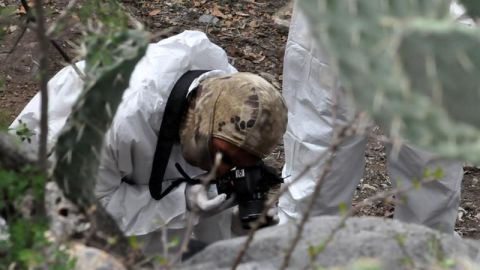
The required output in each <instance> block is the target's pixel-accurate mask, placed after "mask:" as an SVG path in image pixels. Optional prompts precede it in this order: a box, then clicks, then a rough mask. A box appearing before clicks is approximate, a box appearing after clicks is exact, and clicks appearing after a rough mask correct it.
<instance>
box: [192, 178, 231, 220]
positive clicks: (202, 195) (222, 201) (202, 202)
mask: <svg viewBox="0 0 480 270" xmlns="http://www.w3.org/2000/svg"><path fill="white" fill-rule="evenodd" d="M215 193H216V192H215ZM185 199H186V201H187V207H188V209H189V210H190V211H193V212H197V214H198V215H200V216H212V215H215V214H217V213H220V212H221V211H223V210H225V209H227V208H229V207H232V206H233V205H234V198H233V196H232V198H230V199H228V200H227V195H226V194H212V193H211V192H210V194H209V192H207V190H206V189H205V185H203V184H195V185H187V187H186V188H185Z"/></svg>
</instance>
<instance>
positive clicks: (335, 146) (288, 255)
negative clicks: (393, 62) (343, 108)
mask: <svg viewBox="0 0 480 270" xmlns="http://www.w3.org/2000/svg"><path fill="white" fill-rule="evenodd" d="M348 129H349V126H345V127H343V128H342V129H341V130H340V132H339V134H338V136H336V138H335V139H334V140H333V142H332V144H331V145H330V147H329V149H328V153H329V157H328V159H327V161H326V162H325V167H324V169H323V171H322V174H321V176H320V179H319V180H318V181H317V183H316V185H315V190H314V191H313V193H312V195H311V199H310V202H309V203H308V207H307V209H306V210H305V212H304V213H303V216H302V219H301V221H300V223H299V224H298V225H297V233H296V235H295V238H294V239H293V241H292V244H291V245H290V247H289V249H288V250H287V252H286V254H285V258H284V260H283V263H282V266H281V267H280V269H282V270H283V269H286V268H287V267H288V264H289V262H290V258H291V256H292V253H293V251H294V250H295V247H296V246H297V244H298V242H299V241H300V237H301V236H302V233H303V228H304V227H305V224H306V223H307V220H308V218H310V213H311V212H312V209H313V206H314V205H315V201H316V199H317V197H318V195H320V191H321V189H322V186H323V182H324V181H325V179H326V178H327V175H328V174H329V173H330V171H331V170H332V164H333V160H334V158H335V154H336V153H337V151H338V147H339V146H340V144H341V142H342V140H343V138H344V137H345V134H346V132H347V131H348Z"/></svg>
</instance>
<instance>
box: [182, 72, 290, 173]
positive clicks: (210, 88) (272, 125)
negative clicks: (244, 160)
mask: <svg viewBox="0 0 480 270" xmlns="http://www.w3.org/2000/svg"><path fill="white" fill-rule="evenodd" d="M192 94H193V96H191V97H190V98H191V100H190V103H189V108H188V111H187V115H186V116H185V119H184V121H183V123H182V126H181V128H180V143H181V145H182V152H183V156H184V157H185V159H186V160H187V161H188V162H189V163H191V164H192V165H194V166H198V167H200V168H203V169H209V166H211V158H212V154H211V152H210V147H211V139H212V138H220V139H222V140H225V141H227V142H230V143H232V144H233V145H236V146H238V147H240V148H242V149H244V150H246V151H247V152H249V153H251V154H253V155H255V156H258V157H259V158H264V157H265V156H266V155H268V154H269V153H270V152H271V151H272V149H273V147H275V145H276V144H277V143H278V142H279V140H280V139H281V138H282V136H283V134H284V133H285V130H286V125H287V107H286V106H285V102H284V100H283V98H282V96H281V94H280V93H279V92H278V91H277V90H276V89H275V87H273V86H272V85H271V84H270V83H268V82H267V81H266V80H264V79H263V78H262V77H260V76H257V75H254V74H252V73H246V72H240V73H235V74H233V75H225V76H219V77H213V78H208V79H205V80H204V81H202V82H200V85H199V86H198V88H197V90H196V93H192Z"/></svg>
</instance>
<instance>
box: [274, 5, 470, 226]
mask: <svg viewBox="0 0 480 270" xmlns="http://www.w3.org/2000/svg"><path fill="white" fill-rule="evenodd" d="M308 28H309V25H308V23H307V21H306V18H305V15H304V14H303V13H302V11H301V10H300V8H299V7H298V5H295V7H294V11H293V16H292V21H291V24H290V32H289V36H288V41H287V45H286V50H285V58H284V69H283V96H284V98H285V101H286V102H287V106H288V108H289V111H288V125H287V132H286V134H285V136H284V146H285V166H284V168H283V176H284V177H287V178H286V179H285V182H286V183H290V182H292V180H295V179H296V178H298V176H299V175H300V174H301V173H302V172H303V171H304V170H305V168H306V167H307V166H312V167H311V169H309V170H308V171H307V172H306V173H305V174H304V175H303V176H301V177H300V178H299V179H298V181H295V182H294V183H293V184H292V185H291V186H289V188H288V190H287V192H285V193H284V194H283V195H282V196H281V198H280V201H279V209H278V210H279V218H280V224H282V223H285V222H288V221H289V220H296V219H299V218H300V217H301V215H302V213H303V212H304V211H305V210H306V209H305V208H306V206H307V205H308V202H309V201H310V199H311V194H312V193H313V190H314V188H315V185H316V183H317V181H318V180H319V179H320V177H321V174H322V170H323V169H324V166H325V162H326V159H327V155H325V154H326V153H327V151H328V147H329V145H330V144H331V142H332V136H333V133H334V130H333V128H334V123H333V121H334V120H333V115H332V105H333V103H334V100H335V99H336V100H337V102H336V103H337V109H336V113H337V114H336V121H337V123H338V126H342V125H346V124H347V123H349V122H350V121H352V120H353V115H354V114H355V112H354V111H355V109H353V110H352V107H351V106H348V105H347V101H346V99H345V93H342V92H341V91H340V89H334V88H335V86H336V85H338V82H337V81H336V77H335V76H334V74H332V70H331V69H330V67H329V64H328V60H327V58H328V57H327V52H326V51H324V50H323V49H322V48H321V47H320V46H318V45H317V43H316V42H315V41H314V40H313V38H312V36H311V34H310V32H309V29H308ZM334 91H336V92H335V93H334ZM334 95H336V98H335V96H334ZM366 143H367V138H366V136H365V135H357V136H350V137H347V138H345V140H344V141H343V142H342V143H341V145H340V147H339V148H338V151H337V152H336V156H335V158H334V160H333V165H332V168H331V171H330V173H329V174H327V177H326V179H325V180H324V181H323V185H322V188H321V191H320V195H319V196H318V198H317V200H316V202H315V205H314V207H313V212H312V215H314V216H315V215H317V216H318V215H338V214H339V213H340V208H341V207H340V206H341V205H342V204H345V205H347V206H348V207H350V206H351V203H352V197H353V195H354V191H355V189H356V187H357V185H358V184H359V181H360V179H361V178H362V176H363V171H364V166H365V158H364V153H365V147H366ZM386 151H387V156H388V162H387V170H388V174H389V177H390V179H391V181H392V182H393V184H394V186H398V185H402V186H403V187H408V186H411V185H413V184H414V183H413V181H415V180H419V179H422V177H423V175H424V171H425V169H426V168H430V169H431V170H432V171H435V170H436V169H437V168H441V169H442V171H443V178H442V179H440V180H439V181H436V182H433V183H429V184H427V185H426V186H424V187H422V188H420V189H418V190H417V189H413V190H412V191H409V192H407V193H406V194H405V196H404V198H405V200H401V201H404V203H399V204H397V205H396V206H395V212H394V217H395V218H397V219H399V220H401V221H404V222H409V223H417V224H423V225H426V226H428V227H431V228H434V229H438V230H440V231H443V232H447V233H453V232H454V226H455V221H456V217H457V211H458V207H459V203H460V186H461V180H462V177H463V167H462V163H461V162H457V161H452V160H446V159H443V158H439V157H437V156H435V155H434V154H432V153H429V152H427V151H424V150H421V149H419V148H417V147H414V146H412V145H408V144H406V145H403V146H401V147H400V149H399V150H398V153H396V154H393V153H392V145H391V144H387V145H386ZM312 163H313V164H312ZM397 199H399V198H398V196H397ZM402 199H403V197H402Z"/></svg>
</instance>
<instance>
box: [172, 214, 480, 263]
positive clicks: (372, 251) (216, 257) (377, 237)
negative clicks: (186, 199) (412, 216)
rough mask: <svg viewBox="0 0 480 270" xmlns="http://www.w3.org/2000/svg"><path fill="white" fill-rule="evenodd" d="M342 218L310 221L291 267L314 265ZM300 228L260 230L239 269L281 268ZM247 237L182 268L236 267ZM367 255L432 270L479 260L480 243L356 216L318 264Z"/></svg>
mask: <svg viewBox="0 0 480 270" xmlns="http://www.w3.org/2000/svg"><path fill="white" fill-rule="evenodd" d="M338 221H339V217H329V216H323V217H315V218H312V219H311V220H310V221H309V222H307V225H306V227H305V230H304V233H303V235H304V236H303V237H302V239H301V240H300V242H299V243H298V245H297V247H296V249H295V251H294V252H293V254H292V258H291V260H290V264H289V268H288V269H304V268H305V267H307V266H309V261H310V256H309V252H308V249H309V247H310V246H311V245H313V246H315V245H319V244H320V243H322V242H323V240H324V239H326V237H327V236H328V235H329V234H330V233H331V231H332V229H334V228H335V227H336V226H337V223H338ZM295 233H296V226H295V225H294V224H285V225H282V226H277V227H270V228H265V229H263V230H261V231H259V232H258V233H257V234H256V235H255V239H254V240H253V242H252V244H251V246H250V248H249V249H248V251H247V252H246V254H245V256H244V258H243V261H242V263H241V265H240V266H239V268H238V269H279V268H280V266H281V264H282V262H283V258H284V255H285V250H287V248H288V247H289V246H290V243H291V239H293V237H294V236H295ZM399 239H401V240H399ZM244 242H245V237H242V238H234V239H230V240H225V241H220V242H217V243H214V244H212V245H211V246H209V247H207V248H206V249H205V250H203V251H202V252H200V253H198V254H197V255H195V256H194V257H193V258H191V259H190V260H188V261H186V262H184V263H183V264H182V265H180V266H179V268H178V269H183V270H187V269H189V270H193V269H230V267H231V265H232V262H233V261H234V259H235V256H237V254H238V252H239V250H240V249H241V248H243V246H244ZM361 258H373V259H375V260H378V261H379V262H381V264H382V265H383V267H381V268H378V269H405V268H408V266H409V265H405V263H406V262H411V265H410V266H411V267H410V268H415V269H432V268H431V266H432V265H440V264H443V263H446V262H456V261H467V262H473V263H476V264H479V263H480V243H479V242H478V241H473V240H462V239H461V238H459V237H455V236H453V235H447V234H443V233H440V232H438V231H435V230H432V229H429V228H426V227H424V226H420V225H414V224H405V223H402V222H399V221H397V220H389V219H381V218H376V217H353V218H350V219H348V220H347V222H346V225H345V227H343V228H342V229H340V230H339V231H338V232H337V234H336V235H335V237H334V238H333V240H332V242H330V243H329V244H328V245H327V247H326V249H325V250H324V251H323V252H321V253H320V254H319V255H318V257H317V258H316V260H315V263H316V265H317V266H321V267H325V268H330V267H337V266H338V267H348V266H349V265H351V264H352V263H355V262H356V261H358V260H359V259H361ZM412 265H413V267H412ZM459 265H460V264H459ZM309 269H311V267H310V268H309ZM346 269H349V268H346ZM453 269H468V268H453Z"/></svg>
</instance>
